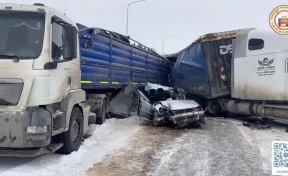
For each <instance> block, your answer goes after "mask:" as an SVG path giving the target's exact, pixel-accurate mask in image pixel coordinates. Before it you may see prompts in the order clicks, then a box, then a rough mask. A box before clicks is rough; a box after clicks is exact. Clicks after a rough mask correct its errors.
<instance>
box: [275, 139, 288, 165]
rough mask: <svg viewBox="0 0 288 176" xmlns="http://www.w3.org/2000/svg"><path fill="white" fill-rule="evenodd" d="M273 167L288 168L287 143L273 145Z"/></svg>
mask: <svg viewBox="0 0 288 176" xmlns="http://www.w3.org/2000/svg"><path fill="white" fill-rule="evenodd" d="M272 147H273V156H272V157H273V166H274V167H276V168H277V167H278V168H279V167H285V168H288V142H275V143H273V146H272Z"/></svg>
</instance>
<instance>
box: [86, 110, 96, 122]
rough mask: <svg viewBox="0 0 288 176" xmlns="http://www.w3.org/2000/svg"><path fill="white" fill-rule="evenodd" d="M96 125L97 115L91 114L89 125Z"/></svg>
mask: <svg viewBox="0 0 288 176" xmlns="http://www.w3.org/2000/svg"><path fill="white" fill-rule="evenodd" d="M95 123H96V114H95V113H93V112H90V113H89V116H88V125H91V124H95Z"/></svg>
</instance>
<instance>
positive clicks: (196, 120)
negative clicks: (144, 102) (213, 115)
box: [153, 100, 205, 128]
mask: <svg viewBox="0 0 288 176" xmlns="http://www.w3.org/2000/svg"><path fill="white" fill-rule="evenodd" d="M171 122H172V123H173V124H174V125H175V127H177V128H182V127H185V126H188V125H205V116H204V110H203V108H202V107H201V106H200V105H199V104H198V103H196V102H195V101H193V100H166V101H160V102H158V103H155V104H154V118H153V124H154V125H155V126H161V125H164V124H169V123H171Z"/></svg>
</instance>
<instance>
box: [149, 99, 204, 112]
mask: <svg viewBox="0 0 288 176" xmlns="http://www.w3.org/2000/svg"><path fill="white" fill-rule="evenodd" d="M160 103H161V104H162V105H163V106H165V107H167V108H169V109H170V110H172V111H174V110H180V109H190V108H196V107H199V106H200V105H199V104H198V103H196V102H195V101H194V100H165V101H160ZM161 104H157V105H156V106H155V107H154V108H155V109H156V110H157V111H159V108H160V107H163V106H162V105H161Z"/></svg>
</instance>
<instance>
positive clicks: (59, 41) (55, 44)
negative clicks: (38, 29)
mask: <svg viewBox="0 0 288 176" xmlns="http://www.w3.org/2000/svg"><path fill="white" fill-rule="evenodd" d="M64 33H65V28H64V26H63V25H62V24H60V23H58V22H52V26H51V35H50V36H51V40H50V41H51V50H50V56H51V57H50V59H51V61H50V62H55V63H56V64H57V68H55V69H50V85H51V86H50V92H51V93H53V94H54V96H55V97H56V95H55V94H57V97H58V98H59V99H62V98H63V96H64V94H65V92H67V91H68V90H70V89H71V84H72V77H71V69H72V70H73V62H75V61H73V60H76V59H73V60H67V59H66V60H65V59H64V57H65V54H64V52H65V46H64V42H65V41H64V40H65V37H64V35H65V34H64ZM79 75H80V73H79ZM54 96H53V97H54Z"/></svg>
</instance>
